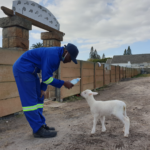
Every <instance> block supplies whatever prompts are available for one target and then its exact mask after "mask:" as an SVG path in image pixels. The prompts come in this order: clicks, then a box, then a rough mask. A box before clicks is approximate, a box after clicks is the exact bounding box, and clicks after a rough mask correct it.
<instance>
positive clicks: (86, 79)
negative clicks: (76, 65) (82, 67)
mask: <svg viewBox="0 0 150 150" xmlns="http://www.w3.org/2000/svg"><path fill="white" fill-rule="evenodd" d="M93 82H94V76H87V77H83V78H82V84H89V83H93Z"/></svg>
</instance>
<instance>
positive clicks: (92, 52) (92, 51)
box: [90, 46, 94, 58]
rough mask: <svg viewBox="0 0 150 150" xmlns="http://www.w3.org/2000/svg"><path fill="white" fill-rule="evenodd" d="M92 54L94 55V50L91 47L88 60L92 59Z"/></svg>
mask: <svg viewBox="0 0 150 150" xmlns="http://www.w3.org/2000/svg"><path fill="white" fill-rule="evenodd" d="M93 54H94V49H93V46H92V47H91V52H90V58H93Z"/></svg>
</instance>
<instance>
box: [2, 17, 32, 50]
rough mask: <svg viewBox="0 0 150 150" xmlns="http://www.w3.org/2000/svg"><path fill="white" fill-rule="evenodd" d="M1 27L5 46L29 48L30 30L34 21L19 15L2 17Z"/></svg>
mask: <svg viewBox="0 0 150 150" xmlns="http://www.w3.org/2000/svg"><path fill="white" fill-rule="evenodd" d="M0 27H2V28H3V35H2V36H3V42H2V43H3V45H2V47H3V48H21V49H22V50H24V51H27V50H28V49H29V30H31V29H32V23H31V22H30V21H28V20H26V19H24V18H21V17H19V16H12V17H5V18H0Z"/></svg>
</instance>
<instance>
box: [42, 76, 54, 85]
mask: <svg viewBox="0 0 150 150" xmlns="http://www.w3.org/2000/svg"><path fill="white" fill-rule="evenodd" d="M53 80H54V79H53V77H50V78H49V79H48V80H47V81H44V82H43V83H45V84H50V83H51V82H53Z"/></svg>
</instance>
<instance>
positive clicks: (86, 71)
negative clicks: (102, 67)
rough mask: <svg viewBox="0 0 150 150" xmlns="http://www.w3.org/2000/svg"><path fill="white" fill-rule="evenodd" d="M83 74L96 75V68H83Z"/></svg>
mask: <svg viewBox="0 0 150 150" xmlns="http://www.w3.org/2000/svg"><path fill="white" fill-rule="evenodd" d="M82 75H83V76H94V69H83V72H82Z"/></svg>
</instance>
